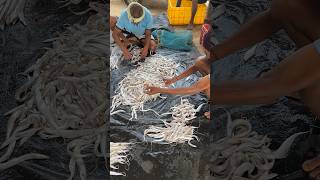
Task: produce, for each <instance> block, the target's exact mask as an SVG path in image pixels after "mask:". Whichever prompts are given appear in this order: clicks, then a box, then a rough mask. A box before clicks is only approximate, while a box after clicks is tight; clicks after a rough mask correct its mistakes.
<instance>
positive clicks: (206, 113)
mask: <svg viewBox="0 0 320 180" xmlns="http://www.w3.org/2000/svg"><path fill="white" fill-rule="evenodd" d="M204 116H205V117H206V118H207V119H209V120H210V112H205V113H204Z"/></svg>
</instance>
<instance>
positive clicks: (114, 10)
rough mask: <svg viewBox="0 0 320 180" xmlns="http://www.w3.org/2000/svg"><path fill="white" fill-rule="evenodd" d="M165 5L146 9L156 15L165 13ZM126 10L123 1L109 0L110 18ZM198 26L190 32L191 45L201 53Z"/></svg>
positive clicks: (161, 4) (182, 27)
mask: <svg viewBox="0 0 320 180" xmlns="http://www.w3.org/2000/svg"><path fill="white" fill-rule="evenodd" d="M159 1H162V2H166V0H159ZM166 4H167V3H159V4H157V5H155V6H151V7H148V9H149V10H150V11H151V12H152V14H153V15H158V14H160V13H162V12H166V11H167V5H166ZM125 8H126V4H125V3H124V1H123V0H110V15H111V16H119V14H120V12H121V11H122V10H123V9H125ZM186 27H187V26H174V28H175V29H186ZM200 28H201V26H200V25H197V26H195V27H194V29H193V30H192V34H193V43H194V45H195V46H196V47H197V49H198V50H199V52H201V53H202V50H201V47H200V44H199V37H200Z"/></svg>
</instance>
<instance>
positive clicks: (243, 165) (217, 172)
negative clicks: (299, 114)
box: [209, 117, 305, 180]
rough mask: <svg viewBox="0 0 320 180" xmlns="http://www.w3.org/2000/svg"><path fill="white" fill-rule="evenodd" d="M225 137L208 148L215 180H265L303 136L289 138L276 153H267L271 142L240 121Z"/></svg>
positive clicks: (234, 123)
mask: <svg viewBox="0 0 320 180" xmlns="http://www.w3.org/2000/svg"><path fill="white" fill-rule="evenodd" d="M230 119H231V118H230V117H229V123H228V127H227V128H228V129H227V131H228V133H227V134H228V135H227V137H225V138H222V139H220V140H218V141H217V142H216V143H214V144H213V145H212V146H210V150H209V151H210V159H209V164H210V167H209V169H210V171H211V174H212V176H213V177H214V179H216V180H231V179H241V180H268V179H272V178H274V177H276V176H277V174H274V173H271V172H270V171H271V169H272V167H273V165H274V162H275V160H276V159H282V158H285V157H286V156H287V154H288V151H289V150H290V147H291V144H292V143H293V141H294V139H295V138H296V137H297V136H299V135H301V134H304V133H305V132H301V133H296V134H294V135H292V136H290V137H289V138H288V139H287V140H286V141H285V142H284V143H283V144H282V145H281V146H280V147H279V149H278V150H276V151H272V150H270V149H269V146H270V144H271V139H269V138H268V137H267V136H263V135H259V134H258V133H256V132H254V131H252V129H251V124H250V123H249V122H248V121H246V120H243V119H237V120H234V121H232V122H231V120H230Z"/></svg>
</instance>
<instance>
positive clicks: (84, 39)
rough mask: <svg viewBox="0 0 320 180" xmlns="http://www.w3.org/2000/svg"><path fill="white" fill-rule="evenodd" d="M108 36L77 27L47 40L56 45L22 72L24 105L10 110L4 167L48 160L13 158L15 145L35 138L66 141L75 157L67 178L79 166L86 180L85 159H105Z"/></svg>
mask: <svg viewBox="0 0 320 180" xmlns="http://www.w3.org/2000/svg"><path fill="white" fill-rule="evenodd" d="M108 40H109V35H108V33H106V32H104V31H99V30H97V29H92V28H89V27H88V26H87V25H84V26H76V25H75V26H71V27H70V28H68V30H67V31H66V32H64V33H61V34H60V36H59V37H57V38H54V39H51V40H48V41H46V42H52V43H53V47H52V48H49V49H48V50H47V51H46V52H45V54H44V55H43V56H42V57H40V58H39V59H38V60H37V62H36V63H35V64H34V65H32V66H31V67H30V68H29V69H27V70H26V71H25V72H24V73H22V74H23V75H25V77H26V80H27V81H26V83H25V84H24V85H23V86H22V87H20V88H19V89H18V90H17V92H16V100H17V101H18V102H19V104H20V105H19V106H18V107H16V108H14V109H12V110H11V111H10V112H8V113H7V114H6V115H9V116H10V118H9V121H8V127H7V134H6V139H5V141H4V142H3V143H2V144H1V146H0V150H2V153H1V154H2V155H1V157H0V170H3V169H6V168H9V167H11V166H14V165H16V164H18V163H20V162H22V161H25V160H29V159H44V158H48V157H47V156H45V155H40V154H33V153H31V154H27V155H23V156H20V157H17V158H13V159H11V160H10V158H11V155H12V153H13V151H14V149H15V147H16V146H17V145H19V146H20V147H21V145H22V144H23V143H25V142H26V141H27V140H28V139H29V138H31V137H32V136H39V137H41V138H42V139H52V138H63V139H64V140H65V142H66V143H67V147H66V148H67V151H68V153H69V155H70V156H71V159H70V163H69V170H70V178H69V179H73V177H74V176H75V170H76V168H77V169H78V171H79V175H80V178H81V179H82V180H84V179H86V176H87V173H86V165H85V163H84V160H83V158H84V157H88V156H91V157H92V156H95V157H99V158H104V159H106V149H107V127H106V117H107V116H108V114H107V106H106V99H107V89H106V82H107V81H108V79H107V73H106V72H107V66H108V59H107V54H106V53H107V51H108V48H109V42H108ZM5 148H6V151H4V150H5ZM84 153H85V154H84Z"/></svg>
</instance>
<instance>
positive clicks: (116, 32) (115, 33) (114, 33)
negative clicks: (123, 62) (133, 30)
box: [112, 27, 129, 52]
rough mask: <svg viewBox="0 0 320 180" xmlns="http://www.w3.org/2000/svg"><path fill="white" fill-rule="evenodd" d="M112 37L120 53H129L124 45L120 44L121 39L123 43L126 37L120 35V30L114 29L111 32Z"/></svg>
mask: <svg viewBox="0 0 320 180" xmlns="http://www.w3.org/2000/svg"><path fill="white" fill-rule="evenodd" d="M112 37H113V39H114V41H115V42H116V44H117V45H118V46H119V47H120V49H121V50H122V52H129V51H128V49H127V47H126V46H125V44H124V43H122V42H121V39H123V40H124V41H126V40H127V39H126V37H124V35H123V34H122V31H121V29H119V28H117V27H115V28H114V30H113V31H112Z"/></svg>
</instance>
